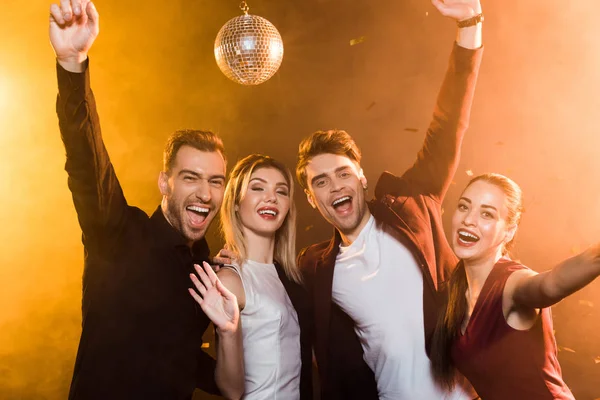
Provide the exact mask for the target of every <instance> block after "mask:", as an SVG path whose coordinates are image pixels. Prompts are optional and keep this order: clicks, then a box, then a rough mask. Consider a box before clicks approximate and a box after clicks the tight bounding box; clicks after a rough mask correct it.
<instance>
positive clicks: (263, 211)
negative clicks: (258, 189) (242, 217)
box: [258, 210, 277, 217]
mask: <svg viewBox="0 0 600 400" xmlns="http://www.w3.org/2000/svg"><path fill="white" fill-rule="evenodd" d="M258 213H259V214H260V215H264V214H269V215H272V216H274V217H275V216H277V213H276V212H275V210H260V211H259V212H258Z"/></svg>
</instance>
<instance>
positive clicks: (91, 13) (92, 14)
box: [85, 1, 100, 26]
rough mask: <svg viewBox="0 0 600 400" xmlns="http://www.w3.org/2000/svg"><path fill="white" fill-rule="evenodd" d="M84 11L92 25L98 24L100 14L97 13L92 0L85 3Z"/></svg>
mask: <svg viewBox="0 0 600 400" xmlns="http://www.w3.org/2000/svg"><path fill="white" fill-rule="evenodd" d="M85 13H86V15H87V17H88V18H89V20H90V21H92V23H93V24H94V26H98V22H99V20H100V16H99V15H98V10H96V5H95V4H94V3H93V2H91V1H90V2H88V3H87V4H86V7H85Z"/></svg>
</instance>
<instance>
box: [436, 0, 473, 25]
mask: <svg viewBox="0 0 600 400" xmlns="http://www.w3.org/2000/svg"><path fill="white" fill-rule="evenodd" d="M431 3H432V4H433V5H434V7H435V8H437V9H438V11H439V12H440V13H441V14H442V15H443V16H445V17H449V18H453V19H455V20H457V21H462V20H464V19H468V18H471V17H474V16H475V15H477V14H481V2H480V1H479V0H431Z"/></svg>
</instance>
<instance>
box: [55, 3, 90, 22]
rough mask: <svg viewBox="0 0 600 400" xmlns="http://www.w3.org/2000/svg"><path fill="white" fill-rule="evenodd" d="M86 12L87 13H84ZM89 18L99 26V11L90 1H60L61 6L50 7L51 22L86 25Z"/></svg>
mask: <svg viewBox="0 0 600 400" xmlns="http://www.w3.org/2000/svg"><path fill="white" fill-rule="evenodd" d="M84 10H85V13H84ZM87 18H89V19H90V20H91V21H92V22H93V23H94V25H98V11H97V10H96V7H95V6H94V3H92V2H91V1H88V0H60V5H58V4H52V5H50V22H56V23H57V24H58V25H61V26H63V25H65V24H68V23H70V22H75V20H76V19H77V22H78V23H85V22H86V19H87Z"/></svg>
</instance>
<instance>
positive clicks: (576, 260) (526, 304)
mask: <svg viewBox="0 0 600 400" xmlns="http://www.w3.org/2000/svg"><path fill="white" fill-rule="evenodd" d="M598 276H600V243H599V244H596V245H594V246H592V247H590V248H589V249H587V250H586V251H584V252H582V253H580V254H578V255H576V256H574V257H571V258H568V259H566V260H565V261H563V262H561V263H560V264H558V265H557V266H556V267H554V268H552V269H551V270H549V271H546V272H543V273H541V274H536V273H535V272H533V271H529V270H524V271H516V272H514V273H513V274H512V275H511V276H510V278H509V279H508V281H507V282H506V285H507V287H506V288H505V297H507V298H508V299H510V300H511V304H512V306H513V307H512V308H516V309H519V308H530V309H537V308H544V307H550V306H551V305H553V304H556V303H558V302H559V301H560V300H562V299H564V298H565V297H567V296H569V295H571V294H573V293H575V292H576V291H578V290H579V289H581V288H583V287H584V286H586V285H588V284H589V283H591V282H592V281H593V280H594V279H596V278H597V277H598Z"/></svg>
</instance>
